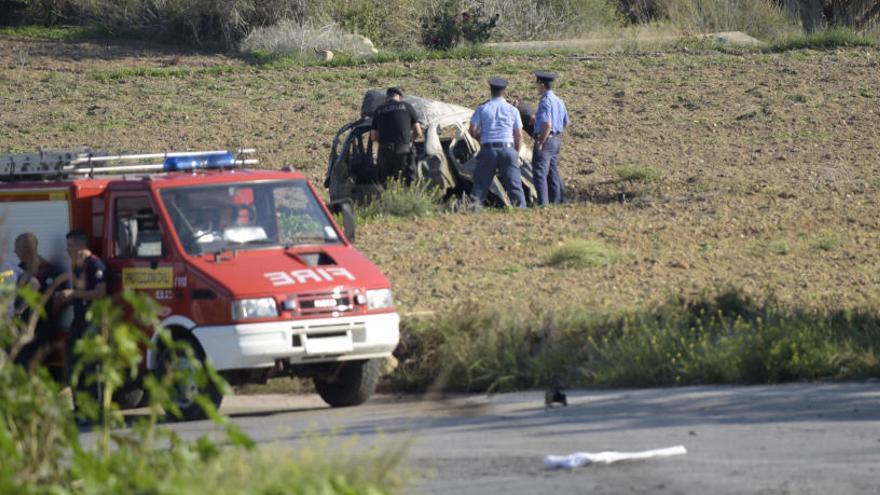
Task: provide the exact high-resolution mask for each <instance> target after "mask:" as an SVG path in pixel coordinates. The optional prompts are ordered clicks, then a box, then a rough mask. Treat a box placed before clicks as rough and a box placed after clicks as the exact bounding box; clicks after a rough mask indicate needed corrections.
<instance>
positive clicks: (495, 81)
mask: <svg viewBox="0 0 880 495" xmlns="http://www.w3.org/2000/svg"><path fill="white" fill-rule="evenodd" d="M489 86H492V87H493V88H498V89H504V88H506V87H507V79H504V78H503V77H492V78H489Z"/></svg>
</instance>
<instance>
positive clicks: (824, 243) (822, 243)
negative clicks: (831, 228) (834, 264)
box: [810, 234, 844, 252]
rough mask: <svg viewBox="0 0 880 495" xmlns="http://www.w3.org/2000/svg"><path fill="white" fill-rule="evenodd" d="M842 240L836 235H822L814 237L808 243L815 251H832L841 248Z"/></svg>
mask: <svg viewBox="0 0 880 495" xmlns="http://www.w3.org/2000/svg"><path fill="white" fill-rule="evenodd" d="M843 243H844V240H843V238H842V237H841V236H839V235H837V234H823V235H818V236H816V237H814V238H813V239H812V240H811V242H810V247H811V248H813V249H815V250H817V251H825V252H828V251H834V250H835V249H837V248H839V247H840V246H842V245H843Z"/></svg>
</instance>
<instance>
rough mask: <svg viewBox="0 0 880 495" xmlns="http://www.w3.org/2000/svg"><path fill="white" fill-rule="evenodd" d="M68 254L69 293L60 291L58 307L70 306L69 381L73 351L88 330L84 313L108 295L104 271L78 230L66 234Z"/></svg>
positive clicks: (67, 350)
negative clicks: (93, 303) (71, 268)
mask: <svg viewBox="0 0 880 495" xmlns="http://www.w3.org/2000/svg"><path fill="white" fill-rule="evenodd" d="M67 254H68V255H69V256H70V262H71V265H72V267H73V273H72V275H73V276H72V277H71V281H70V283H71V287H72V288H70V289H65V290H63V291H61V294H60V299H61V300H60V303H61V304H67V303H70V304H72V305H73V323H72V324H71V326H70V333H69V334H68V336H67V348H66V349H65V354H66V356H65V357H66V361H67V371H68V378H70V376H69V374H70V373H71V372H72V371H73V369H74V365H75V363H76V356H75V355H74V347H75V346H76V343H77V341H78V340H79V339H80V338H82V337H83V336H84V335H85V334H86V331H87V329H88V327H89V325H88V322H87V321H86V312H88V310H89V306H91V304H92V301H94V300H96V299H100V298H102V297H104V296H106V295H107V273H106V272H107V268H106V267H105V266H104V262H103V261H101V258H98V257H97V256H95V255H94V254H92V252H91V251H89V248H88V237H87V236H86V234H85V232H83V231H81V230H71V231H70V232H69V233H68V234H67Z"/></svg>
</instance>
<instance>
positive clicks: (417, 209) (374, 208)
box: [356, 180, 442, 222]
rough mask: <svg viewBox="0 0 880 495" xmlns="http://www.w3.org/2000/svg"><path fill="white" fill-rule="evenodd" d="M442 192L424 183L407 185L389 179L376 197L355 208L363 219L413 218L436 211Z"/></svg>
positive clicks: (438, 207)
mask: <svg viewBox="0 0 880 495" xmlns="http://www.w3.org/2000/svg"><path fill="white" fill-rule="evenodd" d="M441 199H442V194H441V192H440V190H439V189H436V188H431V187H428V186H427V185H426V184H413V185H412V186H407V185H406V184H404V183H403V182H400V181H395V180H392V181H389V183H388V185H387V186H386V187H385V190H383V191H382V192H381V193H380V194H379V195H378V196H377V197H375V198H373V199H372V200H371V201H370V202H369V203H367V204H365V205H363V206H361V207H360V208H357V209H356V213H357V216H358V218H359V219H360V220H361V221H362V222H363V221H370V220H375V219H378V218H388V217H392V218H415V217H423V216H426V215H430V214H432V213H436V212H437V211H438V210H439V209H440V200H441Z"/></svg>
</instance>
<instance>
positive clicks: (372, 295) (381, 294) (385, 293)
mask: <svg viewBox="0 0 880 495" xmlns="http://www.w3.org/2000/svg"><path fill="white" fill-rule="evenodd" d="M392 306H394V298H393V297H391V289H376V290H368V291H367V309H385V308H390V307H392Z"/></svg>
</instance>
